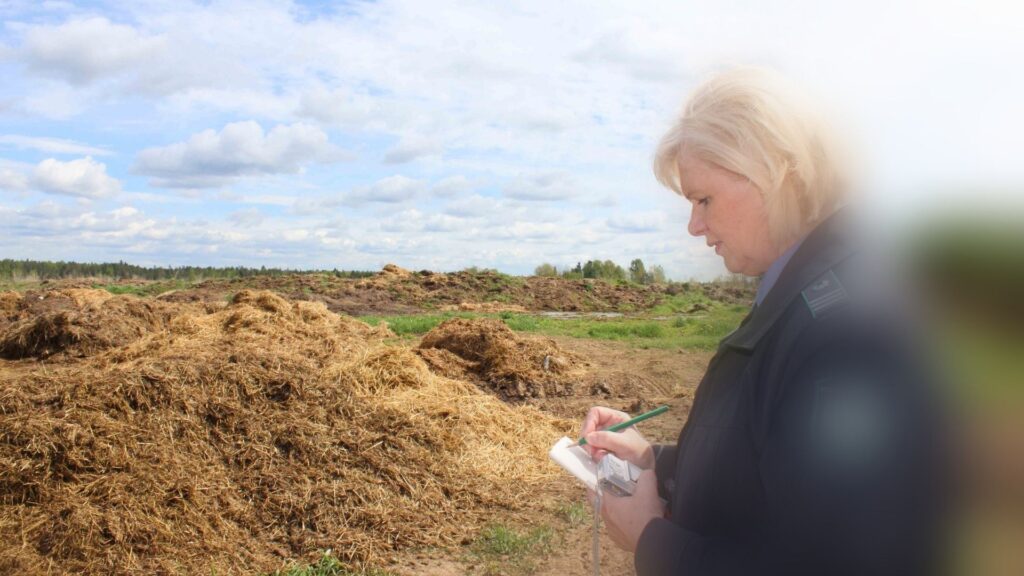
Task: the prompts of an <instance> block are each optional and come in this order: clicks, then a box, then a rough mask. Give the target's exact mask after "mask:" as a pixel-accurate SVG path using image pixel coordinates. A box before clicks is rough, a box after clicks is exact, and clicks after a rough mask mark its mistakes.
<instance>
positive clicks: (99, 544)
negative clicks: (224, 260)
mask: <svg viewBox="0 0 1024 576" xmlns="http://www.w3.org/2000/svg"><path fill="white" fill-rule="evenodd" d="M425 277H427V275H425V274H423V273H406V272H403V271H401V270H395V269H390V270H386V271H385V272H383V273H382V274H381V275H379V277H375V278H374V279H371V280H373V281H374V282H378V283H387V282H392V283H393V282H396V281H401V282H405V281H408V280H409V279H410V278H425ZM297 278H300V279H304V280H303V281H307V280H309V279H308V278H306V277H297ZM293 280H294V278H293ZM542 280H544V281H548V280H552V279H542ZM352 284H354V282H353V283H352ZM554 285H555V284H552V286H554ZM204 290H205V289H204ZM212 293H213V292H212V291H209V292H204V294H207V295H208V294H212ZM458 298H459V301H460V302H465V295H464V294H463V295H460V296H458ZM0 304H2V305H3V307H2V308H0V312H2V313H3V315H2V316H0V327H2V329H3V332H2V337H3V338H4V339H5V341H6V340H13V339H15V338H14V336H13V335H15V334H23V333H24V330H23V328H24V327H26V326H36V325H37V324H38V323H39V321H40V319H45V318H51V317H55V315H65V316H66V317H67V318H70V319H73V320H74V321H73V322H71V321H69V322H67V325H69V326H74V327H76V330H77V332H72V331H66V332H65V333H66V334H74V335H76V337H77V339H74V338H70V337H67V338H64V339H63V340H61V339H60V338H57V339H56V340H53V339H51V340H45V339H44V341H45V342H51V343H50V344H47V345H45V346H36V347H35V348H33V347H32V346H25V347H24V349H25V350H29V351H31V352H32V353H29V354H21V355H19V358H21V359H19V360H7V361H5V360H0V493H2V494H3V496H2V498H0V541H2V542H8V543H10V542H20V543H23V545H19V546H16V547H13V546H12V547H2V548H0V572H19V573H27V574H31V573H38V572H40V571H41V570H42V568H41V567H42V566H46V565H50V566H51V569H50V570H51V571H54V570H55V571H58V572H65V571H69V572H76V573H85V574H95V573H105V574H106V573H129V572H137V571H148V572H164V571H170V572H173V571H182V570H183V571H185V572H208V571H210V570H211V569H214V570H216V571H217V572H218V573H226V574H234V573H253V572H260V571H267V570H272V569H274V568H277V567H279V566H281V565H282V564H283V563H284V562H285V559H288V558H304V559H307V560H309V559H311V558H313V557H315V555H316V551H317V550H323V549H327V548H330V549H332V550H333V551H334V553H335V554H337V555H338V556H340V557H342V558H344V559H347V560H349V561H352V562H356V563H360V562H367V563H370V564H371V565H382V564H384V565H390V566H392V567H393V568H395V571H396V572H399V573H439V574H440V573H444V574H464V573H476V572H478V571H479V567H478V566H474V565H473V561H472V560H467V558H466V556H465V553H464V549H463V548H461V547H460V545H461V544H465V543H466V542H469V541H470V540H471V539H472V538H473V537H474V536H475V535H476V534H478V533H479V530H480V529H481V527H482V526H484V525H486V524H488V523H507V524H512V525H517V526H536V525H544V524H548V525H557V523H558V515H557V510H558V509H559V508H560V507H563V506H564V505H565V503H566V502H571V501H574V500H578V499H579V498H581V495H582V490H581V489H580V488H579V487H577V486H576V485H575V484H574V483H573V482H572V481H571V479H568V478H566V477H564V475H562V473H561V472H560V471H558V470H557V468H555V467H554V466H553V465H551V464H550V463H549V462H547V458H546V450H547V448H548V447H549V446H550V444H551V443H552V442H553V440H554V439H557V438H558V437H559V436H561V435H565V434H569V435H571V434H573V433H574V432H573V429H572V428H573V427H574V426H576V423H577V422H578V421H579V420H580V419H581V418H582V416H583V414H585V412H586V410H587V409H588V408H589V407H590V406H592V405H595V404H604V405H608V406H612V407H615V408H618V409H622V410H625V411H628V412H639V411H642V410H646V409H648V408H650V407H653V406H655V405H658V404H660V403H668V404H669V405H670V406H672V408H673V409H672V411H671V412H670V414H669V415H667V416H665V417H662V418H659V419H655V420H652V421H651V422H649V423H646V424H645V425H644V427H643V432H644V433H645V434H647V435H649V436H650V437H651V438H652V439H656V440H671V439H672V438H674V436H675V434H677V433H678V430H679V429H680V427H681V424H682V420H683V419H684V418H685V415H686V413H687V412H688V410H689V405H690V402H691V400H692V390H693V387H694V386H695V385H696V382H697V380H698V379H699V376H700V374H701V373H702V371H703V367H704V364H705V363H706V361H707V356H708V355H707V354H706V353H703V352H697V353H694V352H686V353H682V352H679V351H669V350H632V349H629V348H628V347H626V346H624V345H622V344H617V343H611V342H601V341H591V340H576V339H572V338H536V337H532V336H531V337H525V336H522V335H519V334H516V333H514V332H512V331H511V330H508V328H507V327H505V326H504V324H502V323H501V322H500V321H498V320H487V319H485V320H478V321H465V320H461V319H460V320H458V321H455V322H451V323H449V324H448V325H446V326H441V327H439V328H438V330H437V331H436V332H435V333H433V334H432V335H430V334H428V335H427V336H425V337H424V338H423V339H422V340H421V341H420V342H419V343H417V344H414V346H415V348H409V347H408V346H409V345H408V344H401V343H398V344H396V343H395V341H394V339H393V338H390V336H391V335H390V332H389V331H387V329H386V327H378V328H373V327H370V326H367V325H366V324H364V323H362V322H359V321H357V320H354V319H352V318H349V317H347V316H339V315H335V314H332V313H331V312H329V311H328V310H327V309H326V307H325V305H324V304H322V303H318V302H309V301H295V300H289V299H286V298H282V297H280V296H279V295H277V294H275V293H272V292H268V291H251V290H243V291H239V292H237V293H235V295H234V297H233V298H232V300H231V302H229V303H227V304H225V303H224V301H223V300H222V299H217V298H207V297H206V296H203V297H199V298H192V297H190V296H189V295H188V293H187V292H186V293H183V292H177V293H174V294H170V295H166V296H164V297H161V298H157V299H154V298H135V297H130V296H112V295H110V294H107V293H105V292H101V291H90V290H64V289H60V290H49V291H41V292H38V293H36V292H31V293H25V294H24V295H9V293H0ZM139 307H141V308H139ZM139 309H145V310H148V311H149V313H151V314H152V317H153V318H158V320H155V321H151V318H150V316H147V314H142V313H139V312H138V310H139ZM13 328H17V330H15V329H13ZM442 328H443V329H442ZM90 330H92V332H90ZM102 330H106V332H103V331H102ZM54 342H55V343H54ZM545 364H546V368H545ZM499 398H503V399H506V400H514V401H515V402H514V403H512V404H510V403H507V402H502V401H500V400H499ZM558 538H559V541H560V542H564V543H565V546H560V547H559V548H558V550H556V552H555V553H554V554H552V555H551V556H550V557H549V558H546V559H542V560H541V565H540V566H541V568H540V569H541V573H544V574H555V573H559V574H566V573H568V574H583V573H589V560H588V559H587V558H588V557H587V556H586V555H585V554H584V553H583V551H586V550H588V549H589V528H588V527H586V526H577V527H567V528H565V529H564V530H562V531H561V533H560V535H559V536H558ZM424 550H428V551H429V550H433V551H434V552H429V553H427V554H426V557H424V554H425V553H424V552H423V551H424ZM565 550H572V553H565ZM604 551H605V552H604V554H605V561H604V562H603V564H604V566H605V569H606V570H613V571H618V570H620V569H621V570H626V571H628V568H629V567H630V566H631V559H630V557H629V555H627V554H625V553H621V552H618V551H615V550H614V548H613V547H612V546H611V545H610V543H609V542H607V541H605V543H604ZM432 571H436V572H432Z"/></svg>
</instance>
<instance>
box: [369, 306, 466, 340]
mask: <svg viewBox="0 0 1024 576" xmlns="http://www.w3.org/2000/svg"><path fill="white" fill-rule="evenodd" d="M481 316H484V315H482V314H474V313H472V312H441V313H436V314H435V313H431V314H406V315H401V316H360V317H359V319H360V320H362V321H363V322H366V323H367V324H369V325H370V326H377V325H378V324H380V323H381V322H382V321H383V322H387V323H388V328H391V331H392V332H394V333H395V334H397V335H399V336H419V335H421V334H426V333H427V332H430V331H431V330H433V329H434V328H435V327H437V325H438V324H440V323H441V322H444V321H445V320H448V319H449V318H475V317H481Z"/></svg>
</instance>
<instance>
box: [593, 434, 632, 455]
mask: <svg viewBox="0 0 1024 576" xmlns="http://www.w3.org/2000/svg"><path fill="white" fill-rule="evenodd" d="M586 438H587V444H588V445H589V446H591V447H592V448H593V450H595V451H596V450H604V451H606V452H611V453H612V454H615V455H616V456H618V457H619V458H627V457H632V456H633V455H634V452H636V450H637V447H636V446H635V439H633V438H630V437H627V436H626V435H625V434H620V433H618V432H602V431H598V432H591V433H590V434H587V436H586Z"/></svg>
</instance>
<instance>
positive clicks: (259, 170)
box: [135, 120, 346, 188]
mask: <svg viewBox="0 0 1024 576" xmlns="http://www.w3.org/2000/svg"><path fill="white" fill-rule="evenodd" d="M345 157H346V155H345V154H344V153H343V152H342V151H341V150H340V149H339V148H337V147H335V146H334V145H332V144H331V143H330V142H328V139H327V134H325V133H324V131H323V130H321V129H319V128H317V127H315V126H311V125H309V124H292V125H278V126H275V127H274V128H273V129H271V130H270V132H268V133H266V134H264V132H263V128H262V127H261V126H260V125H259V124H258V123H256V122H254V121H251V120H250V121H247V122H235V123H232V124H228V125H227V126H225V127H224V128H223V129H222V130H221V131H220V132H216V131H214V130H204V131H202V132H199V133H198V134H194V135H192V137H191V138H189V139H188V141H187V142H179V143H177V144H172V145H170V146H165V147H160V148H148V149H146V150H143V151H142V152H140V153H139V155H138V157H137V158H136V164H135V170H136V171H137V172H139V173H140V174H145V175H147V176H150V177H151V182H152V184H153V185H155V186H160V187H170V188H210V187H215V186H221V185H224V184H227V183H229V182H231V181H233V180H236V179H238V178H241V177H245V176H260V175H267V174H295V173H298V172H299V171H300V170H301V169H302V168H303V167H304V166H307V165H309V164H312V163H314V162H320V163H328V162H336V161H339V160H342V159H344V158H345Z"/></svg>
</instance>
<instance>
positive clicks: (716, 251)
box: [712, 242, 722, 254]
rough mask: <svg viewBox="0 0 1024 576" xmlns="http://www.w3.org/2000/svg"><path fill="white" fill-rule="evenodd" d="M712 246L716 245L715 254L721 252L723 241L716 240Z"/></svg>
mask: <svg viewBox="0 0 1024 576" xmlns="http://www.w3.org/2000/svg"><path fill="white" fill-rule="evenodd" d="M712 246H714V247H715V254H721V249H722V243H721V242H715V243H714V244H712Z"/></svg>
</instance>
